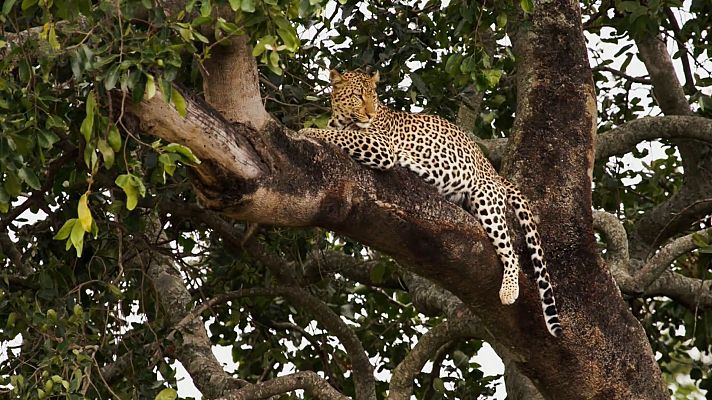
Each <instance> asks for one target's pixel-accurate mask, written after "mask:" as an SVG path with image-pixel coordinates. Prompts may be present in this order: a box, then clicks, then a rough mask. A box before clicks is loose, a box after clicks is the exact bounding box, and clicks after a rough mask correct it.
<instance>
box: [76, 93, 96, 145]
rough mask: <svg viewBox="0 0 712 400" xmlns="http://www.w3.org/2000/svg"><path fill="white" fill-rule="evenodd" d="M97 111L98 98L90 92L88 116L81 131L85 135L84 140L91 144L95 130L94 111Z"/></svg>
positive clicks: (87, 104)
mask: <svg viewBox="0 0 712 400" xmlns="http://www.w3.org/2000/svg"><path fill="white" fill-rule="evenodd" d="M95 109H96V98H95V97H94V92H89V95H88V96H87V103H86V111H87V115H86V117H85V118H84V121H82V126H81V127H80V128H79V131H80V132H81V133H82V135H84V140H85V141H86V142H87V143H89V141H90V140H91V135H92V131H93V130H94V110H95Z"/></svg>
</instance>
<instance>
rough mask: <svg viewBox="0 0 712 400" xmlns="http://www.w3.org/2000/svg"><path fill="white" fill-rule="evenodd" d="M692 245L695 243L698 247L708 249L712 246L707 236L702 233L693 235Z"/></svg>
mask: <svg viewBox="0 0 712 400" xmlns="http://www.w3.org/2000/svg"><path fill="white" fill-rule="evenodd" d="M692 243H694V244H695V246H697V247H707V246H709V244H710V243H709V239H707V236H706V235H703V234H701V233H693V234H692Z"/></svg>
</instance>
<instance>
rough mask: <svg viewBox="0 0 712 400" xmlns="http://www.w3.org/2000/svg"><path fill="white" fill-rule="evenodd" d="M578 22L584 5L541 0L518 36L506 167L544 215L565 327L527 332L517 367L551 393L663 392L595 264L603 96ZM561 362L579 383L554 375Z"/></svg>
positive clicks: (604, 272) (645, 346)
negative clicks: (594, 204)
mask: <svg viewBox="0 0 712 400" xmlns="http://www.w3.org/2000/svg"><path fill="white" fill-rule="evenodd" d="M580 21H581V17H580V14H579V10H578V3H576V2H566V1H546V2H543V1H542V2H539V3H537V9H536V10H535V13H534V16H533V17H532V19H531V22H530V23H522V24H519V26H518V30H517V31H516V32H515V33H514V36H513V45H514V50H515V54H516V55H517V59H518V61H519V63H518V71H517V78H518V92H517V93H518V108H517V121H516V122H515V129H514V132H513V133H514V136H513V137H512V138H511V139H510V146H511V147H510V149H509V155H510V158H509V160H507V162H506V163H505V165H504V170H505V171H506V172H510V173H511V175H512V176H513V179H514V181H515V182H517V183H518V184H519V186H520V187H521V189H522V191H523V192H524V193H525V194H526V195H528V196H529V197H530V198H531V199H532V203H533V205H534V207H535V209H536V210H537V211H538V213H539V216H540V218H541V224H540V233H541V236H542V242H543V247H544V248H545V252H546V254H547V259H548V264H549V266H550V273H551V276H552V279H553V282H554V292H555V293H556V295H557V300H558V302H559V304H561V306H560V312H561V317H562V321H565V323H564V330H565V332H566V333H565V335H564V337H563V338H562V340H561V341H560V342H559V343H552V342H551V341H547V340H541V341H539V340H538V339H539V338H538V337H537V336H536V335H530V336H529V338H528V341H529V343H530V346H531V349H537V350H536V351H535V352H533V353H531V354H528V357H527V359H526V363H520V364H519V365H520V367H522V371H523V372H524V374H525V375H527V376H528V377H529V378H532V380H533V381H534V383H535V385H537V387H538V388H539V389H540V390H541V392H542V393H543V394H544V395H545V397H549V398H571V399H573V398H594V399H609V398H630V399H633V398H645V399H664V398H667V390H666V388H665V384H664V382H663V380H662V377H661V374H660V370H659V368H658V366H657V363H656V362H655V359H654V357H653V354H652V350H651V348H650V345H649V343H648V341H647V338H646V337H645V333H644V331H643V329H642V327H641V326H640V324H639V323H638V321H637V320H636V319H635V318H634V317H633V315H632V314H631V313H630V312H629V311H628V307H627V305H626V303H625V302H624V301H623V299H622V298H621V296H620V292H619V291H618V289H617V287H616V285H615V282H614V281H613V279H612V277H611V274H610V272H609V271H608V269H607V268H606V267H605V265H603V264H602V263H599V262H597V260H598V256H597V249H596V244H595V240H594V236H593V228H592V216H591V211H590V210H591V179H592V178H591V174H592V169H593V162H594V142H595V132H596V109H595V107H596V106H595V104H596V103H595V96H594V92H593V82H592V77H591V70H590V67H589V65H588V59H587V52H586V48H585V44H584V43H585V42H584V38H583V33H582V27H581V23H580ZM602 310H605V311H602ZM534 365H537V367H536V368H534ZM562 365H565V366H566V369H567V373H566V374H568V373H572V374H573V375H575V376H577V377H578V378H577V379H576V380H575V382H572V381H569V382H565V381H559V380H557V379H552V377H553V376H557V375H561V374H562V371H561V366H562Z"/></svg>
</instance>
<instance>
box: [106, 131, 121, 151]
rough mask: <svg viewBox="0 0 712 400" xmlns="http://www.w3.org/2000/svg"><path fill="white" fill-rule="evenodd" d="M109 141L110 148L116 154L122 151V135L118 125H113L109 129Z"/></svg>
mask: <svg viewBox="0 0 712 400" xmlns="http://www.w3.org/2000/svg"><path fill="white" fill-rule="evenodd" d="M107 139H108V141H109V146H111V148H112V149H113V150H114V151H115V152H116V151H119V150H121V135H120V134H119V128H117V127H116V125H112V126H111V127H110V128H109V136H108V137H107Z"/></svg>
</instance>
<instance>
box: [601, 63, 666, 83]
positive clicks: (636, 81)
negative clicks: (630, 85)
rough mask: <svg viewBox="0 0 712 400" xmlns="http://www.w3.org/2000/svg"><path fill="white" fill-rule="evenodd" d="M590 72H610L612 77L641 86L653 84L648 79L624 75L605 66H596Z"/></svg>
mask: <svg viewBox="0 0 712 400" xmlns="http://www.w3.org/2000/svg"><path fill="white" fill-rule="evenodd" d="M592 70H593V72H597V71H599V72H600V71H605V72H610V73H611V74H613V75H615V76H618V77H621V78H624V79H626V80H629V81H631V82H635V83H641V84H643V85H650V84H652V83H653V82H652V81H651V80H650V78H644V77H638V76H630V75H628V74H626V73H625V72H623V71H619V70H617V69H614V68H611V67H607V66H604V65H599V66H597V67H593V68H592Z"/></svg>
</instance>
